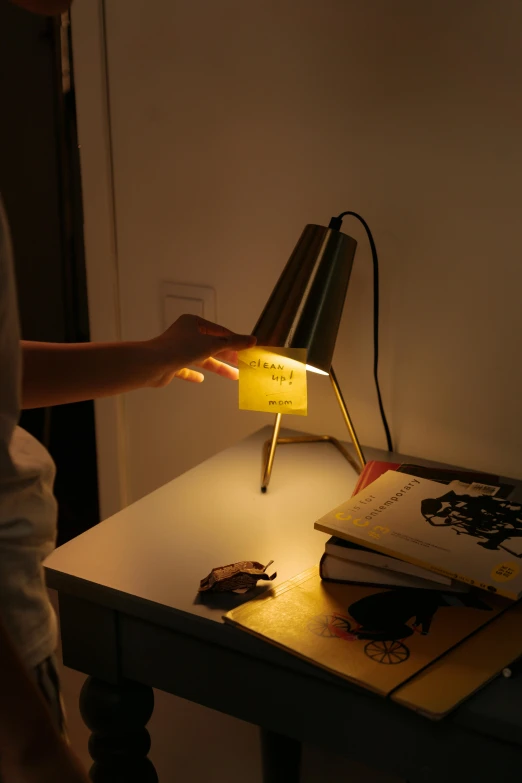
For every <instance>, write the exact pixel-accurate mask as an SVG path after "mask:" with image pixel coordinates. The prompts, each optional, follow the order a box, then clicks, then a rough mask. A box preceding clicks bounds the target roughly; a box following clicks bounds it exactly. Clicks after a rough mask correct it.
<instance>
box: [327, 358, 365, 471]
mask: <svg viewBox="0 0 522 783" xmlns="http://www.w3.org/2000/svg"><path fill="white" fill-rule="evenodd" d="M330 380H331V382H332V386H333V390H334V392H335V396H336V397H337V402H338V403H339V407H340V409H341V413H342V414H343V419H344V423H345V424H346V427H347V429H348V432H349V433H350V438H351V439H352V443H353V445H354V447H355V451H356V452H357V456H358V458H359V462H360V463H361V468H364V466H365V465H366V460H365V459H364V454H363V453H362V449H361V445H360V443H359V438H358V437H357V434H356V432H355V428H354V426H353V424H352V420H351V418H350V414H349V413H348V408H347V407H346V403H345V401H344V397H343V393H342V391H341V387H340V386H339V383H338V381H337V376H336V374H335V372H334V368H333V367H330Z"/></svg>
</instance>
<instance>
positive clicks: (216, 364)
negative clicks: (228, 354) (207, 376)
mask: <svg viewBox="0 0 522 783" xmlns="http://www.w3.org/2000/svg"><path fill="white" fill-rule="evenodd" d="M198 367H201V368H202V369H203V370H209V372H213V373H215V374H216V375H220V376H221V377H222V378H228V379H229V380H230V381H237V379H238V377H239V372H238V370H237V367H230V366H229V365H228V364H223V362H220V361H218V360H217V359H214V358H213V357H212V356H211V357H209V358H208V359H205V360H204V361H202V362H198Z"/></svg>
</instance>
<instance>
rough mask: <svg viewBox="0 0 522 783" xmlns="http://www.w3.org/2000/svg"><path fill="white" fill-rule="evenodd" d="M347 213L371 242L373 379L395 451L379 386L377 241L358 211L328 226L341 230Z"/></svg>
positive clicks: (387, 438) (389, 446) (389, 438)
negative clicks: (354, 219) (362, 229)
mask: <svg viewBox="0 0 522 783" xmlns="http://www.w3.org/2000/svg"><path fill="white" fill-rule="evenodd" d="M346 215H351V216H352V217H354V218H356V219H357V220H359V221H360V222H361V223H362V225H363V226H364V229H365V231H366V234H367V235H368V241H369V243H370V249H371V251H372V264H373V379H374V381H375V388H376V391H377V400H378V402H379V411H380V414H381V419H382V424H383V427H384V432H385V435H386V445H387V447H388V451H393V444H392V439H391V435H390V428H389V427H388V421H387V419H386V414H385V412H384V405H383V403H382V397H381V389H380V386H379V258H378V256H377V248H376V246H375V242H374V239H373V236H372V232H371V231H370V227H369V225H368V223H367V222H366V220H365V219H364V218H363V217H361V216H360V215H358V214H357V212H350V211H348V212H341V214H340V215H338V217H333V218H332V219H331V220H330V223H329V225H328V228H333V229H335V230H336V231H340V230H341V226H342V224H343V218H344V217H346Z"/></svg>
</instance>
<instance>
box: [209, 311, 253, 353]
mask: <svg viewBox="0 0 522 783" xmlns="http://www.w3.org/2000/svg"><path fill="white" fill-rule="evenodd" d="M197 323H198V329H199V331H200V332H201V334H206V335H209V336H210V337H218V338H220V342H221V343H222V342H225V343H226V346H227V348H228V349H229V350H234V351H242V350H244V349H245V348H252V346H254V345H255V344H256V338H255V337H253V336H252V335H251V334H236V333H235V332H231V331H230V329H226V328H225V327H224V326H221V325H220V324H215V323H213V322H212V321H206V320H205V319H204V318H198V319H197Z"/></svg>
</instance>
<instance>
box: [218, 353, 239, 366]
mask: <svg viewBox="0 0 522 783" xmlns="http://www.w3.org/2000/svg"><path fill="white" fill-rule="evenodd" d="M214 358H215V359H218V360H220V361H222V362H227V364H232V365H234V367H237V362H238V358H237V351H228V350H224V351H220V352H219V353H216V354H214Z"/></svg>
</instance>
